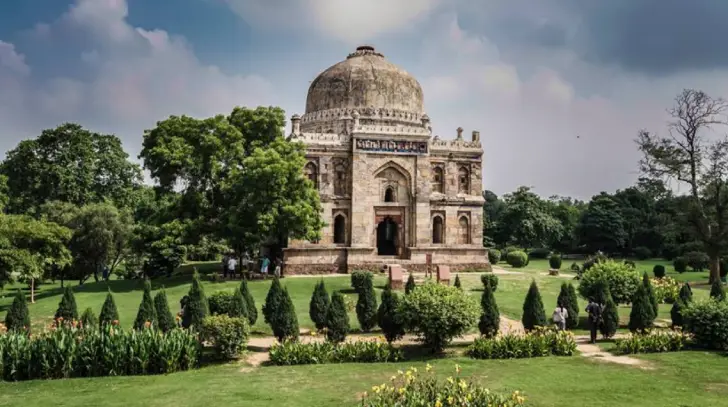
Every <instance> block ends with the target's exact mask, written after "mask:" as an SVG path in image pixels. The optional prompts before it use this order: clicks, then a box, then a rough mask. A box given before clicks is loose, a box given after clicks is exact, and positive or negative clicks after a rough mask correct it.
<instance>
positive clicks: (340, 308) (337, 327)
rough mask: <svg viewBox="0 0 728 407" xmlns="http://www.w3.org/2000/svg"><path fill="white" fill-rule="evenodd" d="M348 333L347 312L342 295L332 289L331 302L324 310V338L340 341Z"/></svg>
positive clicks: (330, 340)
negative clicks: (325, 310)
mask: <svg viewBox="0 0 728 407" xmlns="http://www.w3.org/2000/svg"><path fill="white" fill-rule="evenodd" d="M348 333H349V314H348V313H347V312H346V302H344V296H343V295H342V294H341V293H340V292H338V291H334V294H333V295H332V296H331V304H330V305H329V309H328V311H327V312H326V339H327V340H328V341H329V342H333V343H341V342H344V340H345V339H346V335H347V334H348Z"/></svg>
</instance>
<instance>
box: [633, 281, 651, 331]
mask: <svg viewBox="0 0 728 407" xmlns="http://www.w3.org/2000/svg"><path fill="white" fill-rule="evenodd" d="M654 321H655V310H654V309H653V308H652V303H651V302H650V298H649V296H648V294H647V289H646V288H645V286H644V284H640V285H639V286H638V287H637V292H636V293H635V295H634V298H633V299H632V311H630V313H629V325H628V326H629V330H630V331H632V332H638V333H645V332H647V330H649V329H650V328H652V324H653V322H654Z"/></svg>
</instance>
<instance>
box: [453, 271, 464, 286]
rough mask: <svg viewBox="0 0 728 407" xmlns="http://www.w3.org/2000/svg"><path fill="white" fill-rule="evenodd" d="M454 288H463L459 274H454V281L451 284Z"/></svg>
mask: <svg viewBox="0 0 728 407" xmlns="http://www.w3.org/2000/svg"><path fill="white" fill-rule="evenodd" d="M453 285H454V286H455V288H458V289H460V290H462V289H463V285H462V284H461V283H460V274H455V283H454V284H453Z"/></svg>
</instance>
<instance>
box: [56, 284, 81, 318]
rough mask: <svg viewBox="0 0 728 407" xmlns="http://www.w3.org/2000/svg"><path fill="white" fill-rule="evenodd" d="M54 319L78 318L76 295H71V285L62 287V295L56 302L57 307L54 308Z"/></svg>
mask: <svg viewBox="0 0 728 407" xmlns="http://www.w3.org/2000/svg"><path fill="white" fill-rule="evenodd" d="M54 317H55V319H56V320H58V319H59V318H63V320H64V321H67V322H70V321H76V320H78V308H77V307H76V297H75V296H74V295H73V290H72V289H71V286H68V285H67V286H66V288H64V289H63V296H62V297H61V301H60V302H59V303H58V309H57V310H56V314H55V316H54Z"/></svg>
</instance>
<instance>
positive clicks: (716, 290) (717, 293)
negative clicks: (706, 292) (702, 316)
mask: <svg viewBox="0 0 728 407" xmlns="http://www.w3.org/2000/svg"><path fill="white" fill-rule="evenodd" d="M710 298H713V299H715V300H717V301H723V300H725V288H723V283H722V282H721V281H720V279H716V280H715V281H713V284H712V285H711V286H710Z"/></svg>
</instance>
